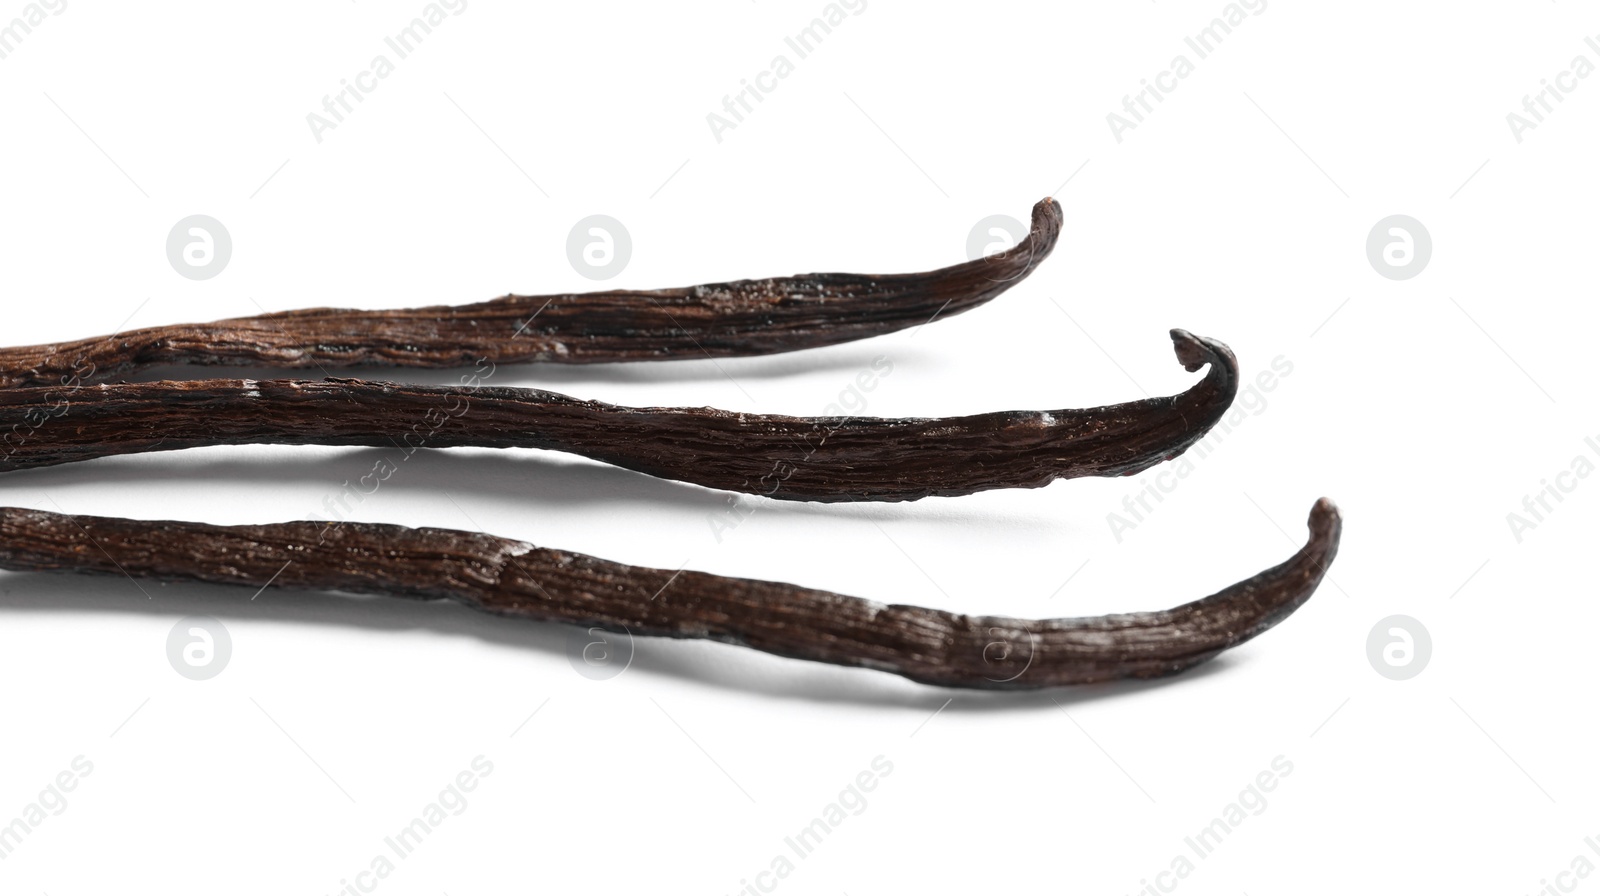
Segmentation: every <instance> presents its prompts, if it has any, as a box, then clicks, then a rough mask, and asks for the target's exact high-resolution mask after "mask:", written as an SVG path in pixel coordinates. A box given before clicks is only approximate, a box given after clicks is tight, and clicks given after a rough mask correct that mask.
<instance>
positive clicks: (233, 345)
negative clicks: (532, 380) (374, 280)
mask: <svg viewBox="0 0 1600 896" xmlns="http://www.w3.org/2000/svg"><path fill="white" fill-rule="evenodd" d="M1061 223H1062V214H1061V206H1060V204H1059V203H1057V202H1056V201H1055V200H1054V199H1049V198H1045V199H1042V200H1040V201H1039V203H1038V204H1036V205H1035V206H1034V207H1033V223H1032V227H1031V229H1030V230H1029V232H1028V235H1027V236H1026V237H1024V238H1023V239H1022V241H1021V242H1019V243H1018V244H1017V245H1015V246H1013V247H1012V248H1010V249H1008V250H1006V251H1004V252H998V253H995V254H994V255H989V256H985V257H983V258H979V259H976V260H973V261H968V262H963V263H961V264H957V265H952V266H950V267H946V268H940V269H937V270H933V271H924V272H918V273H908V274H877V275H874V274H798V275H795V276H793V277H773V278H768V279H762V280H735V281H732V282H728V283H708V284H704V285H700V286H688V287H681V288H676V289H657V290H609V291H603V292H591V293H567V294H558V295H545V296H517V295H508V296H504V297H502V298H498V299H494V300H491V301H488V302H479V303H476V304H472V305H459V306H449V305H437V306H432V307H428V308H410V309H399V310H385V311H362V310H355V309H341V308H308V309H304V310H300V311H285V312H281V313H277V314H263V315H260V316H257V317H241V318H234V319H232V320H223V321H217V322H215V323H209V324H178V325H173V326H161V327H146V328H143V329H138V330H130V331H128V332H125V333H118V334H116V335H114V336H109V337H99V338H95V339H81V340H77V341H74V342H64V343H56V344H48V345H30V346H21V347H15V348H0V388H12V387H16V386H55V385H61V384H64V383H68V382H109V381H111V380H114V379H116V378H117V377H119V376H121V375H123V374H126V373H130V372H132V371H136V370H141V369H144V368H147V367H152V366H155V365H158V364H206V365H236V366H247V367H272V368H313V369H325V370H333V369H336V368H347V367H357V366H375V367H414V368H415V367H423V368H446V367H470V366H472V365H474V364H476V363H478V362H479V361H481V360H487V361H489V362H491V363H494V364H510V363H518V362H551V363H563V364H597V363H603V362H608V361H653V360H669V359H675V358H704V357H707V356H710V357H713V358H734V357H745V356H751V355H766V354H774V353H777V352H788V351H796V350H798V349H805V348H815V347H818V346H824V345H834V344H837V343H841V342H850V341H852V340H856V339H866V338H868V337H870V336H879V335H882V334H884V333H893V332H895V331H896V330H902V329H905V328H907V327H915V326H921V325H923V324H927V323H930V322H932V321H933V320H935V319H943V318H946V317H949V316H951V315H953V314H960V313H961V312H963V311H968V310H970V309H972V308H975V307H977V306H979V305H982V304H983V303H985V302H987V301H989V300H990V299H992V298H994V297H995V296H998V295H1000V294H1001V293H1003V292H1005V291H1006V290H1007V289H1009V288H1010V287H1012V286H1013V285H1015V284H1016V283H1018V282H1020V281H1021V280H1022V279H1023V278H1025V277H1027V276H1028V274H1029V273H1031V272H1032V271H1033V269H1034V268H1035V267H1037V266H1038V264H1039V263H1040V262H1042V261H1044V259H1045V258H1046V257H1047V256H1048V255H1049V254H1050V251H1051V250H1052V249H1054V248H1055V244H1056V239H1057V237H1058V236H1060V234H1061Z"/></svg>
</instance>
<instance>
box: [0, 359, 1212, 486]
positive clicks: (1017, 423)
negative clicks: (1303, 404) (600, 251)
mask: <svg viewBox="0 0 1600 896" xmlns="http://www.w3.org/2000/svg"><path fill="white" fill-rule="evenodd" d="M1171 335H1172V341H1173V346H1174V349H1175V350H1176V352H1177V356H1178V360H1179V361H1180V362H1181V363H1182V364H1183V365H1184V367H1185V368H1187V369H1188V370H1191V371H1193V370H1198V369H1200V368H1201V367H1202V366H1209V368H1210V369H1209V370H1208V371H1207V372H1206V375H1205V377H1204V378H1203V379H1201V380H1200V382H1198V383H1196V384H1195V385H1194V386H1192V387H1190V388H1189V389H1188V390H1187V391H1185V392H1183V393H1181V394H1179V395H1174V396H1168V397H1162V398H1148V399H1141V400H1139V401H1131V402H1127V403H1124V404H1114V405H1108V406H1105V407H1098V408H1090V409H1087V410H1051V411H999V412H995V413H988V414H976V415H972V416H966V417H933V418H924V417H907V418H891V417H788V416H781V415H776V414H741V413H734V412H731V411H722V410H716V409H714V408H658V407H641V408H631V407H620V406H617V405H610V404H603V403H601V402H596V401H583V400H580V399H576V398H571V397H569V396H566V395H561V394H558V393H555V392H545V391H541V390H537V389H510V388H469V387H466V386H459V387H446V386H413V385H404V384H398V383H373V382H365V381H361V380H346V379H331V380H260V381H256V380H190V381H183V382H158V383H117V384H101V385H98V386H83V387H81V388H78V389H76V390H73V391H66V390H62V389H45V388H39V387H28V388H20V389H6V390H0V470H13V469H20V468H25V467H42V466H50V465H53V464H62V463H69V462H72V461H79V460H87V459H90V458H96V457H106V456H109V455H120V454H135V453H140V452H147V451H171V450H176V449H180V448H194V447H201V446H207V445H246V444H279V445H364V446H370V447H379V448H398V449H401V450H407V451H409V450H413V449H415V448H419V447H429V448H444V447H452V446H478V447H489V448H543V449H552V450H556V451H565V452H571V453H575V454H581V455H583V456H585V457H590V458H593V459H595V460H600V461H604V462H606V463H610V464H615V465H616V466H620V467H626V468H628V469H630V470H637V471H639V472H642V473H647V474H650V475H652V476H659V477H662V478H665V479H676V480H681V481H683V482H691V483H695V484H698V485H703V486H706V487H708V488H715V489H724V490H728V491H734V492H744V493H747V494H756V495H766V496H768V497H772V498H780V499H785V500H797V501H847V500H850V501H855V500H859V501H914V500H917V499H919V498H925V497H929V496H955V495H966V494H972V493H974V492H979V491H984V490H987V489H996V488H1037V487H1040V486H1044V485H1048V484H1049V483H1050V482H1052V481H1054V480H1056V479H1070V478H1076V477H1082V476H1121V475H1128V474H1132V473H1137V472H1139V471H1141V470H1144V469H1146V468H1148V467H1150V466H1152V465H1154V464H1156V463H1159V462H1161V461H1163V460H1166V459H1168V458H1171V457H1174V456H1176V455H1177V454H1179V453H1181V452H1182V451H1184V450H1185V449H1186V448H1188V447H1189V446H1190V445H1192V444H1194V443H1195V442H1197V441H1199V440H1200V439H1201V438H1202V437H1203V436H1204V435H1205V434H1206V432H1207V430H1209V429H1210V428H1211V427H1212V425H1214V424H1215V423H1216V422H1217V421H1218V420H1219V419H1221V418H1222V416H1223V414H1224V413H1225V412H1226V411H1227V409H1228V406H1229V405H1230V404H1231V403H1232V402H1233V398H1234V394H1235V392H1236V391H1237V388H1238V361H1237V360H1236V359H1235V358H1234V356H1233V352H1232V351H1230V350H1229V349H1228V347H1227V346H1226V345H1223V344H1222V343H1221V342H1218V341H1216V340H1214V339H1206V338H1203V337H1199V336H1195V335H1193V334H1191V333H1189V332H1187V331H1184V330H1173V331H1172V334H1171ZM35 424H37V425H35Z"/></svg>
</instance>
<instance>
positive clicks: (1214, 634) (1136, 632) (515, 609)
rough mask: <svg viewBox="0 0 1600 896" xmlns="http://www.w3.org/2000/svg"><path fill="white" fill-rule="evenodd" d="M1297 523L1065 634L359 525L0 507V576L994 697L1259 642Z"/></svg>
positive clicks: (1288, 580) (1064, 629)
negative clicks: (848, 673) (401, 609)
mask: <svg viewBox="0 0 1600 896" xmlns="http://www.w3.org/2000/svg"><path fill="white" fill-rule="evenodd" d="M1309 525H1310V529H1311V535H1310V538H1309V540H1308V541H1307V542H1306V544H1305V546H1304V547H1302V548H1301V549H1300V550H1299V551H1298V552H1296V553H1295V554H1294V556H1292V557H1290V558H1289V559H1288V560H1287V561H1285V562H1283V563H1281V564H1279V565H1277V566H1274V567H1272V568H1271V569H1268V570H1266V571H1265V572H1262V573H1260V574H1258V575H1255V576H1252V577H1251V578H1248V579H1245V580H1244V581H1242V582H1238V583H1237V584H1234V585H1230V586H1228V587H1227V588H1224V589H1222V590H1221V591H1218V592H1217V593H1215V594H1213V595H1211V596H1209V597H1205V598H1202V599H1200V600H1197V601H1194V602H1192V603H1187V604H1183V605H1181V606H1177V607H1173V608H1172V609H1169V610H1158V611H1154V612H1142V613H1119V614H1114V615H1109V616H1100V617H1090V618H1079V619H1070V618H1069V619H1039V620H1027V619H1013V618H1009V617H1002V616H966V615H961V614H956V613H948V612H944V611H942V610H932V609H926V608H923V607H914V606H902V605H885V604H881V603H875V602H873V601H867V600H862V599H861V598H856V597H847V596H844V595H841V594H834V593H831V592H827V591H818V590H815V589H811V588H802V587H800V586H797V585H788V584H783V583H779V582H765V581H758V580H753V579H736V578H729V577H725V576H717V575H711V574H709V573H703V572H685V571H676V570H669V569H650V568H646V567H638V566H627V565H625V564H621V563H614V562H612V561H609V560H602V559H599V558H597V557H590V556H587V555H584V554H574V553H570V552H567V551H559V550H553V549H550V548H539V547H534V546H533V545H530V544H527V543H526V542H521V541H513V540H510V539H505V538H497V537H494V536H492V535H484V534H477V533H472V532H461V531H455V530H450V529H412V528H408V527H405V526H394V525H381V524H375V523H345V524H342V525H340V524H328V523H314V522H294V523H278V524H273V525H264V526H212V525H206V524H202V523H184V522H144V521H138V520H126V519H113V518H105V517H93V516H67V515H64V514H58V513H49V512H45V511H38V510H24V509H19V508H0V568H5V569H13V570H65V571H72V572H82V573H95V574H100V575H111V576H120V575H129V576H133V577H135V578H152V579H158V580H163V581H198V582H213V583H222V584H230V585H243V586H247V587H249V588H250V589H252V591H254V590H256V589H260V588H262V587H263V586H264V585H266V584H267V583H270V587H271V588H286V589H296V590H319V591H345V592H353V593H358V594H382V595H389V596H393V597H404V598H413V599H418V600H453V601H457V602H460V603H462V604H465V605H467V606H469V607H472V608H473V609H477V610H482V611H485V612H489V613H495V614H499V615H503V616H511V617H517V618H523V619H532V620H538V621H542V622H567V623H575V624H578V625H584V626H598V627H602V628H607V629H611V630H626V631H628V632H630V633H632V634H637V635H652V636H662V637H669V638H706V639H710V640H713V641H722V642H725V643H729V644H740V645H743V646H746V647H753V648H755V649H757V650H763V651H766V652H768V653H775V654H778V655H781V656H787V657H794V658H797V659H804V660H813V661H816V662H821V663H833V664H837V665H842V666H862V667H866V668H871V669H879V670H882V671H884V672H893V673H896V674H898V675H903V676H905V677H907V678H910V679H913V680H915V681H919V682H924V683H927V684H934V685H944V686H948V687H961V688H983V689H992V690H1007V689H1031V688H1045V687H1055V686H1059V685H1072V684H1088V683H1092V682H1102V681H1110V680H1113V679H1119V678H1155V677H1159V676H1164V675H1171V674H1174V673H1177V672H1181V671H1183V670H1185V669H1187V668H1189V667H1191V666H1194V665H1196V664H1198V663H1201V662H1204V661H1205V660H1208V659H1210V658H1212V657H1214V656H1216V655H1217V654H1219V653H1221V652H1222V651H1224V650H1227V649H1228V648H1230V647H1233V646H1235V645H1238V644H1241V643H1243V642H1245V641H1248V640H1249V639H1251V638H1253V637H1255V636H1256V635H1259V634H1261V633H1262V632H1264V631H1266V630H1267V629H1269V628H1271V627H1272V626H1274V625H1276V624H1278V623H1279V622H1281V621H1283V620H1284V619H1285V618H1287V617H1288V616H1289V614H1291V613H1293V612H1294V611H1295V610H1296V609H1298V608H1299V607H1300V605H1301V604H1303V603H1305V601H1306V600H1307V599H1308V598H1310V597H1311V594H1312V592H1314V591H1315V590H1316V588H1317V585H1318V583H1319V582H1321V580H1322V577H1323V574H1324V573H1325V572H1326V571H1327V567H1328V564H1329V563H1330V562H1331V561H1332V560H1333V558H1334V554H1335V553H1336V552H1337V550H1338V546H1339V530H1340V520H1339V513H1338V510H1337V509H1335V507H1334V506H1333V503H1332V502H1331V501H1329V500H1327V499H1326V498H1324V499H1322V500H1320V501H1318V502H1317V503H1316V506H1315V507H1313V508H1312V510H1311V516H1310V523H1309Z"/></svg>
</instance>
